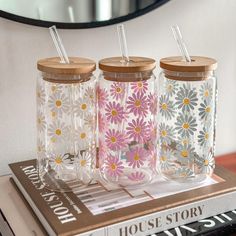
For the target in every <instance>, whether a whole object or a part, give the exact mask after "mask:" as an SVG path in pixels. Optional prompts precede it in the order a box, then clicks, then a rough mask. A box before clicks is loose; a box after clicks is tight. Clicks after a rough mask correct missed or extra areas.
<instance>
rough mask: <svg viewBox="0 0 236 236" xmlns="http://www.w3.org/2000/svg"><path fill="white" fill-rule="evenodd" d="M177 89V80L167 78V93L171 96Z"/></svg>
mask: <svg viewBox="0 0 236 236" xmlns="http://www.w3.org/2000/svg"><path fill="white" fill-rule="evenodd" d="M177 89H178V83H177V82H176V81H175V80H171V79H166V83H165V90H166V94H167V95H169V96H172V95H174V94H175V91H176V90H177Z"/></svg>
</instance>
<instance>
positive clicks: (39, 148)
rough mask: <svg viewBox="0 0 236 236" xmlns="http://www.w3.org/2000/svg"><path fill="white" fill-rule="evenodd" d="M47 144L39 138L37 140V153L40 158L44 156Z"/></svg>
mask: <svg viewBox="0 0 236 236" xmlns="http://www.w3.org/2000/svg"><path fill="white" fill-rule="evenodd" d="M45 151H46V150H45V144H44V143H43V141H42V140H41V139H39V138H38V140H37V153H38V155H39V156H41V155H43V154H44V153H45Z"/></svg>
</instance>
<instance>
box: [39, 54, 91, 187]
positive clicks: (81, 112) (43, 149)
mask: <svg viewBox="0 0 236 236" xmlns="http://www.w3.org/2000/svg"><path fill="white" fill-rule="evenodd" d="M69 60H70V64H63V63H61V62H60V59H59V58H47V59H42V60H39V61H38V63H37V66H38V70H39V71H40V76H39V78H38V80H37V146H38V150H37V151H38V171H39V177H40V179H41V181H42V182H43V183H44V184H45V186H46V187H48V188H49V189H52V190H56V191H71V189H72V188H74V187H78V186H82V185H84V184H85V185H86V184H89V183H90V182H91V180H92V178H93V170H94V168H95V158H96V78H95V77H94V76H93V73H92V72H93V71H94V70H95V68H96V64H95V62H94V61H92V60H89V59H85V58H77V57H71V58H69Z"/></svg>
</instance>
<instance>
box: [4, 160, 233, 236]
mask: <svg viewBox="0 0 236 236" xmlns="http://www.w3.org/2000/svg"><path fill="white" fill-rule="evenodd" d="M9 166H10V168H11V171H12V176H13V179H14V181H15V183H16V185H17V186H18V188H19V189H20V191H21V193H22V194H23V195H24V197H25V198H26V200H27V201H28V203H29V204H30V206H31V207H32V209H33V211H34V212H35V214H36V215H37V217H38V218H39V220H40V221H41V223H42V224H43V226H44V227H45V229H46V230H47V232H48V233H49V235H60V236H66V235H81V236H88V235H90V236H91V235H93V236H115V235H118V236H137V235H148V234H154V233H158V232H162V231H165V230H167V229H171V228H174V227H177V226H180V225H183V224H188V223H190V222H194V221H197V220H201V219H204V218H206V217H210V216H213V215H216V214H221V213H224V212H227V211H230V210H233V209H235V208H236V201H235V199H236V175H235V174H234V173H232V172H229V171H227V170H225V169H221V168H219V167H217V168H216V171H215V174H214V175H213V176H212V177H211V178H210V177H209V178H208V179H207V180H206V181H205V182H204V183H191V184H190V183H188V184H177V183H174V182H167V181H165V180H163V179H161V177H160V178H158V180H157V181H156V182H154V183H152V184H150V185H147V186H146V187H143V188H142V189H127V188H116V189H114V188H111V187H110V186H109V185H107V184H105V183H104V182H102V181H101V180H99V179H98V180H97V181H96V182H94V183H93V184H91V185H89V186H87V187H83V186H80V187H78V188H73V192H68V193H59V192H54V191H51V190H48V189H46V188H45V187H44V185H43V184H42V183H41V181H40V180H39V178H38V174H37V169H36V160H30V161H23V162H18V163H13V164H10V165H9ZM69 185H70V186H69V187H71V188H72V187H73V183H70V184H69Z"/></svg>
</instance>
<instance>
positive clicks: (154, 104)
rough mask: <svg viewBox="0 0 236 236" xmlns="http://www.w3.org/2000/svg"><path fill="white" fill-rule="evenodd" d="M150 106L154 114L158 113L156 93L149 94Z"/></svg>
mask: <svg viewBox="0 0 236 236" xmlns="http://www.w3.org/2000/svg"><path fill="white" fill-rule="evenodd" d="M148 107H149V110H150V112H151V113H152V114H153V115H156V113H157V96H156V95H154V94H151V93H150V94H149V95H148Z"/></svg>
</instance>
